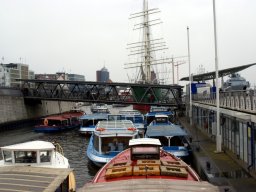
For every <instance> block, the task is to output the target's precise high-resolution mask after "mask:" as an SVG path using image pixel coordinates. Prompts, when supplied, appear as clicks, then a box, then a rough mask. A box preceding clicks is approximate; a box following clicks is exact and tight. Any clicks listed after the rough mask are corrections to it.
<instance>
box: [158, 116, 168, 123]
mask: <svg viewBox="0 0 256 192" xmlns="http://www.w3.org/2000/svg"><path fill="white" fill-rule="evenodd" d="M156 122H157V123H167V118H166V117H158V118H156Z"/></svg>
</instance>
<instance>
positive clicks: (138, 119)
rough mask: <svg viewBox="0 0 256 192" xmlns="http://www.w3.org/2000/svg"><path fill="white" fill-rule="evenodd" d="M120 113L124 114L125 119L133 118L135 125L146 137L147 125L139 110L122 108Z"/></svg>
mask: <svg viewBox="0 0 256 192" xmlns="http://www.w3.org/2000/svg"><path fill="white" fill-rule="evenodd" d="M119 114H120V115H121V116H122V118H121V119H123V120H131V121H132V122H133V124H134V126H135V127H136V128H137V129H138V131H139V134H140V135H142V137H144V134H145V130H146V129H145V125H144V116H143V114H142V113H141V112H140V111H138V110H133V109H130V110H121V111H119Z"/></svg>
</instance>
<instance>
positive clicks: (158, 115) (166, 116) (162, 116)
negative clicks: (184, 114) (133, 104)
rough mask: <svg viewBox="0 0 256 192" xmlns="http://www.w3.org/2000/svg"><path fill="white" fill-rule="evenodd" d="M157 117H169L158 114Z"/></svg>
mask: <svg viewBox="0 0 256 192" xmlns="http://www.w3.org/2000/svg"><path fill="white" fill-rule="evenodd" d="M155 117H168V116H167V115H164V114H156V115H155Z"/></svg>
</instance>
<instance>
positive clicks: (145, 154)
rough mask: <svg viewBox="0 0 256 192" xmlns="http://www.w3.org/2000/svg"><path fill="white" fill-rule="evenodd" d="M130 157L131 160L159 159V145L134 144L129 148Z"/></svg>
mask: <svg viewBox="0 0 256 192" xmlns="http://www.w3.org/2000/svg"><path fill="white" fill-rule="evenodd" d="M131 158H132V160H136V159H159V158H160V152H159V147H155V146H152V147H149V146H148V147H146V148H145V147H141V146H135V147H132V150H131Z"/></svg>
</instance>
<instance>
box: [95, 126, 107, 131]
mask: <svg viewBox="0 0 256 192" xmlns="http://www.w3.org/2000/svg"><path fill="white" fill-rule="evenodd" d="M105 130H106V129H105V128H101V127H98V128H96V131H100V132H101V131H105Z"/></svg>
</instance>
